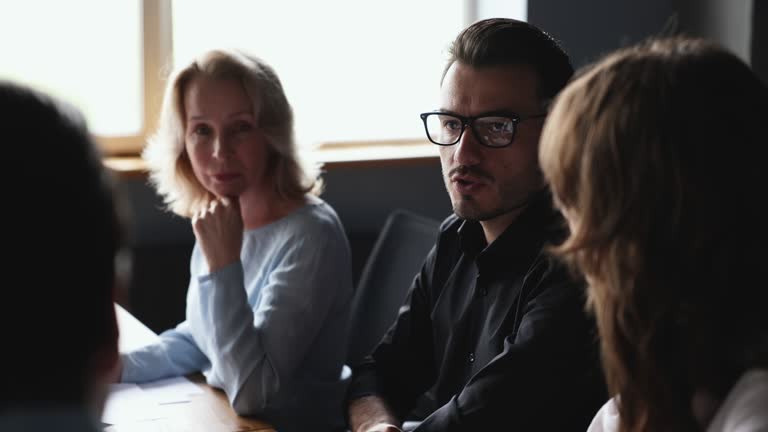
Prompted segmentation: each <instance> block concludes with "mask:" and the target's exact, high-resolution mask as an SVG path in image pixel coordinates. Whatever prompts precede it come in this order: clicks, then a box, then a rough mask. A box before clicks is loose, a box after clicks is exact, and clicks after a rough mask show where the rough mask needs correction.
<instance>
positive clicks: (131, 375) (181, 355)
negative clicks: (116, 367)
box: [120, 321, 208, 383]
mask: <svg viewBox="0 0 768 432" xmlns="http://www.w3.org/2000/svg"><path fill="white" fill-rule="evenodd" d="M120 357H121V360H122V364H123V371H122V376H121V381H123V382H135V383H141V382H146V381H153V380H157V379H161V378H167V377H174V376H181V375H186V374H189V373H192V372H197V371H200V370H201V369H203V368H204V367H205V366H206V364H207V363H208V360H207V358H206V357H205V355H204V354H203V353H202V352H201V351H200V349H199V348H198V347H197V345H195V342H194V340H193V339H192V335H191V334H190V331H189V324H187V322H186V321H185V322H182V323H181V324H179V325H178V326H176V328H174V329H170V330H166V331H165V332H163V333H162V334H161V335H160V339H159V340H158V341H157V342H156V343H153V344H151V345H147V346H145V347H143V348H139V349H137V350H135V351H131V352H129V353H123V354H121V355H120Z"/></svg>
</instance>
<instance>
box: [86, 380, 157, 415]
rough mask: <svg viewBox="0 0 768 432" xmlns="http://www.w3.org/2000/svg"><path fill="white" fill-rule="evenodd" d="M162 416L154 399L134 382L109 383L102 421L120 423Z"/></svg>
mask: <svg viewBox="0 0 768 432" xmlns="http://www.w3.org/2000/svg"><path fill="white" fill-rule="evenodd" d="M162 417H163V416H162V415H161V413H160V410H159V409H158V408H157V404H156V403H155V402H154V400H152V399H151V398H149V397H147V395H146V393H145V392H144V390H142V389H140V388H139V386H137V385H136V384H110V386H109V396H107V402H106V404H105V405H104V413H103V414H102V416H101V421H102V422H104V423H107V424H121V423H132V422H136V421H143V420H155V419H159V418H162Z"/></svg>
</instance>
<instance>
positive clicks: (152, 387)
mask: <svg viewBox="0 0 768 432" xmlns="http://www.w3.org/2000/svg"><path fill="white" fill-rule="evenodd" d="M139 388H140V389H141V390H143V391H144V393H145V394H146V396H147V397H148V398H149V399H151V400H152V401H153V402H154V403H156V404H159V405H168V404H175V403H184V402H189V401H190V396H195V395H200V394H203V390H202V389H201V388H200V387H198V386H197V385H195V383H193V382H192V381H190V380H188V379H186V378H184V377H176V378H168V379H162V380H158V381H152V382H148V383H143V384H139Z"/></svg>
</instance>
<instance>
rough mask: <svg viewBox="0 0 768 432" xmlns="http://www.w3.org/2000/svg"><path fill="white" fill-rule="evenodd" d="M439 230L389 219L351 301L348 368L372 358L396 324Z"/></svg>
mask: <svg viewBox="0 0 768 432" xmlns="http://www.w3.org/2000/svg"><path fill="white" fill-rule="evenodd" d="M439 227H440V222H439V221H436V220H433V219H429V218H426V217H423V216H420V215H417V214H414V213H411V212H409V211H406V210H402V209H397V210H394V211H393V212H392V213H390V215H389V216H388V217H387V220H386V221H385V223H384V227H383V228H382V229H381V232H380V233H379V236H378V238H377V239H376V243H375V244H374V246H373V249H372V251H371V254H370V255H369V256H368V259H367V260H366V263H365V267H364V268H363V272H362V275H361V276H360V282H359V283H358V285H357V289H356V291H355V297H354V298H353V299H352V331H351V334H350V344H349V352H348V355H347V363H348V364H350V365H355V364H357V363H359V362H360V361H361V360H362V359H363V358H365V356H367V355H368V354H370V353H371V352H372V351H373V349H374V348H375V347H376V345H377V344H378V343H379V341H380V340H381V338H382V336H384V333H386V331H387V329H389V327H390V326H391V325H392V324H393V323H394V322H395V318H397V311H398V309H399V308H400V306H402V303H403V300H405V296H406V294H407V292H408V288H410V286H411V283H412V282H413V278H414V277H415V276H416V273H418V271H419V269H420V268H421V265H422V264H423V263H424V258H425V257H426V256H427V253H428V252H429V251H430V249H432V246H433V245H434V244H435V241H436V240H437V232H438V229H439Z"/></svg>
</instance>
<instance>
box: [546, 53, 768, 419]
mask: <svg viewBox="0 0 768 432" xmlns="http://www.w3.org/2000/svg"><path fill="white" fill-rule="evenodd" d="M767 121H768V94H767V92H766V87H765V86H764V85H763V84H762V83H761V82H760V80H759V79H758V78H757V77H756V75H755V74H754V73H753V72H752V71H751V70H750V69H749V67H748V66H747V65H745V64H744V63H743V62H742V61H741V60H739V59H738V58H736V57H735V56H734V55H732V54H730V53H728V52H727V51H725V50H724V49H722V48H719V47H718V46H716V45H714V44H711V43H708V42H705V41H702V40H695V39H687V38H672V39H665V40H656V41H651V42H647V43H643V44H641V45H638V46H635V47H631V48H627V49H624V50H621V51H619V52H616V53H614V54H611V55H609V56H608V57H606V58H605V59H603V60H602V61H600V62H599V63H597V64H596V65H595V66H592V67H591V68H589V69H588V70H586V71H585V72H583V73H582V74H581V75H580V76H579V78H577V79H575V80H574V81H573V82H572V83H571V84H570V85H569V86H568V87H567V88H566V89H565V90H564V91H563V93H561V95H560V96H559V97H558V99H557V101H556V103H555V105H554V107H553V110H552V112H551V114H550V116H549V119H548V120H547V124H546V126H545V130H544V132H543V135H542V143H541V147H540V154H539V156H540V159H541V163H542V169H543V171H544V173H545V176H546V178H547V179H548V181H549V182H550V183H551V186H552V191H553V194H554V196H555V199H556V201H557V204H558V205H559V206H560V208H561V209H562V210H563V213H564V214H565V216H566V218H567V220H568V224H569V225H570V228H571V234H570V237H569V238H568V239H567V240H566V241H565V242H564V243H563V244H562V245H561V246H560V247H559V248H558V249H556V252H557V253H558V254H559V255H561V256H563V257H564V258H565V259H566V260H568V261H569V262H570V263H572V264H573V265H574V266H575V267H577V268H578V269H579V270H580V271H581V272H582V273H583V274H584V275H585V277H586V279H587V281H588V282H589V306H590V307H591V309H592V310H593V311H594V312H595V314H596V316H597V320H598V327H599V331H600V337H601V346H602V354H603V363H604V369H605V374H606V378H607V382H608V385H609V388H610V390H611V393H612V394H613V395H614V398H613V399H612V400H611V401H609V403H608V404H606V405H605V406H604V407H603V408H602V409H601V410H600V412H599V413H598V415H597V417H596V418H595V419H594V421H593V422H592V425H591V426H590V431H613V430H620V431H671V430H674V431H694V430H709V431H725V430H728V431H736V430H738V431H766V430H768V284H767V283H766V269H767V268H768V256H767V255H768V254H766V243H767V241H768V238H767V237H766V221H765V217H764V212H763V211H762V210H761V208H762V206H763V203H762V202H761V201H762V199H763V197H765V187H766V185H768V178H766V173H767V172H768V170H766V169H765V166H764V164H765V160H766V158H765V155H766V144H768V142H766V141H768V138H767V137H768V123H767Z"/></svg>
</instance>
